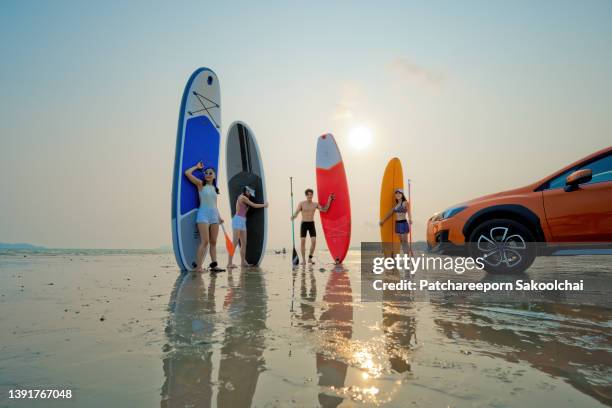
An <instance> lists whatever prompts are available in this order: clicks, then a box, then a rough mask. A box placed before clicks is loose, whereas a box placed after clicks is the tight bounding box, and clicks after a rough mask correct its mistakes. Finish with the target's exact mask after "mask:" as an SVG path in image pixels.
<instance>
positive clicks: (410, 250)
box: [408, 179, 414, 256]
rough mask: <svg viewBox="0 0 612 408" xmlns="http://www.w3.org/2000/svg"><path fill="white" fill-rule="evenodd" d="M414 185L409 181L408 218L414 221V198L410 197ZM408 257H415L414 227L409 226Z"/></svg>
mask: <svg viewBox="0 0 612 408" xmlns="http://www.w3.org/2000/svg"><path fill="white" fill-rule="evenodd" d="M411 185H412V182H411V180H410V179H409V180H408V217H409V219H410V220H412V197H411V196H410V186H411ZM408 228H409V230H408V248H409V249H408V255H410V256H414V253H413V252H412V225H408Z"/></svg>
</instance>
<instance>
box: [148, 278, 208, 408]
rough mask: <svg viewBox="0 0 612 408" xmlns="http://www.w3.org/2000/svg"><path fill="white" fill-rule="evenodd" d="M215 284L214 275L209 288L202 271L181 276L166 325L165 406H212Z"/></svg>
mask: <svg viewBox="0 0 612 408" xmlns="http://www.w3.org/2000/svg"><path fill="white" fill-rule="evenodd" d="M215 283H216V278H214V277H212V278H211V279H210V283H209V285H208V288H206V287H205V285H204V279H203V277H202V274H199V273H197V274H192V273H189V274H186V275H181V277H179V279H178V280H177V282H176V285H175V286H177V287H176V288H175V289H174V290H173V292H172V297H173V298H172V299H171V300H170V309H171V312H170V316H169V319H168V324H167V326H166V335H167V337H168V344H166V345H165V346H164V351H168V354H167V357H166V358H164V376H165V378H166V380H165V382H164V385H163V386H162V401H161V404H160V405H161V407H162V408H171V407H186V406H190V407H210V406H211V397H212V386H211V373H212V359H211V357H212V346H211V341H210V340H211V337H212V335H213V332H214V313H215Z"/></svg>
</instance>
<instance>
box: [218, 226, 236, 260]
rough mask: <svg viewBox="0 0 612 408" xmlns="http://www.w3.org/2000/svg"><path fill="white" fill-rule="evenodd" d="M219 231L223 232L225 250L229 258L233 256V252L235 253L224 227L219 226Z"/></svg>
mask: <svg viewBox="0 0 612 408" xmlns="http://www.w3.org/2000/svg"><path fill="white" fill-rule="evenodd" d="M221 229H222V230H223V235H225V248H226V249H227V253H228V254H230V256H234V251H236V248H235V247H234V243H233V242H232V240H231V239H230V237H229V235H227V232H225V227H224V226H223V224H221Z"/></svg>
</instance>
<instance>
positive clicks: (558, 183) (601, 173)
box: [547, 154, 612, 190]
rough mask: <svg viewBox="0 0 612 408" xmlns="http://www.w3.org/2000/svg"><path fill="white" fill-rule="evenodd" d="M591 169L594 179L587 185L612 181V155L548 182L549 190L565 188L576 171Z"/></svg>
mask: <svg viewBox="0 0 612 408" xmlns="http://www.w3.org/2000/svg"><path fill="white" fill-rule="evenodd" d="M582 169H591V171H592V172H593V178H592V179H591V181H589V182H588V183H585V184H593V183H601V182H604V181H612V154H609V155H607V156H604V157H601V158H599V159H597V160H595V161H594V162H591V163H588V164H585V165H583V166H579V167H576V168H573V169H570V170H568V171H566V172H564V173H563V174H561V175H559V176H557V177H555V178H554V179H552V180H550V181H549V182H548V187H547V190H552V189H555V188H561V187H565V179H566V178H567V176H569V175H570V174H571V173H573V172H574V171H576V170H582Z"/></svg>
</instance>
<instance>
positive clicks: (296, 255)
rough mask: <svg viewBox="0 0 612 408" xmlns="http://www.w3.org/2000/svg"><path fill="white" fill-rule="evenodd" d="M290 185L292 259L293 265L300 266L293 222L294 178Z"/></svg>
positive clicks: (291, 179)
mask: <svg viewBox="0 0 612 408" xmlns="http://www.w3.org/2000/svg"><path fill="white" fill-rule="evenodd" d="M289 184H290V185H291V242H292V244H293V256H292V258H291V263H292V264H293V266H297V265H299V264H300V257H299V256H298V253H297V251H296V250H295V226H294V222H293V221H294V220H293V177H289Z"/></svg>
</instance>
